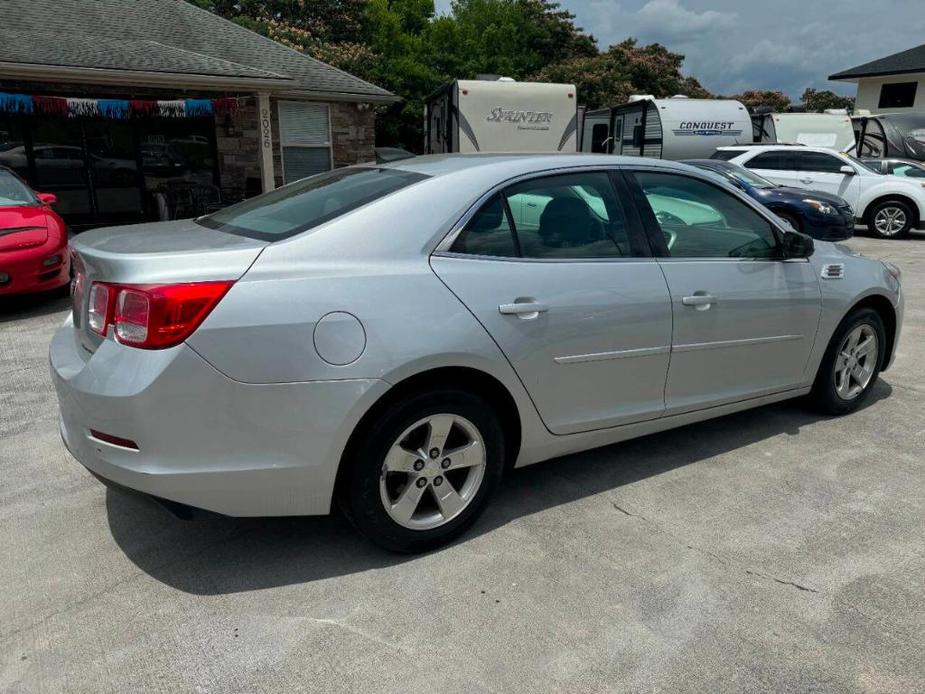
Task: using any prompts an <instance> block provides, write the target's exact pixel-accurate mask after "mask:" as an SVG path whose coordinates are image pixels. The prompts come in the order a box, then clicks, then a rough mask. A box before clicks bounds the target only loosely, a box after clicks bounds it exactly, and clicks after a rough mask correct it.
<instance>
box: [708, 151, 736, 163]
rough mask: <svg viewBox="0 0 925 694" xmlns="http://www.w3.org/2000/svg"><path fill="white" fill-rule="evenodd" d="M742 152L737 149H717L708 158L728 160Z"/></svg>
mask: <svg viewBox="0 0 925 694" xmlns="http://www.w3.org/2000/svg"><path fill="white" fill-rule="evenodd" d="M740 154H742V151H741V150H738V149H718V150H716V151H715V152H713V154H711V155H710V159H719V160H720V161H729V160H730V159H735V158H736V157H737V156H739V155H740Z"/></svg>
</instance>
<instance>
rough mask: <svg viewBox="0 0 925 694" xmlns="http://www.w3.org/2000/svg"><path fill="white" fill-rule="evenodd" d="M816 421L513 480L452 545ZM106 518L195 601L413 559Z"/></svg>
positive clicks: (615, 449)
mask: <svg viewBox="0 0 925 694" xmlns="http://www.w3.org/2000/svg"><path fill="white" fill-rule="evenodd" d="M891 392H892V388H891V387H890V385H889V384H888V383H886V382H884V381H882V380H881V381H878V383H877V385H876V386H875V387H874V389H873V390H872V391H871V397H870V398H869V399H868V401H867V403H865V405H864V407H865V408H866V407H870V406H871V405H873V404H875V403H876V402H877V401H879V400H881V399H883V398H886V397H889V395H890V393H891ZM823 419H826V418H825V417H822V416H821V415H818V414H815V413H813V412H811V411H809V410H808V409H807V408H806V407H805V405H804V404H803V403H801V402H799V401H791V402H785V403H780V404H776V405H769V406H766V407H761V408H757V409H754V410H748V411H745V412H740V413H737V414H733V415H728V416H726V417H721V418H718V419H714V420H709V421H706V422H701V423H698V424H693V425H689V426H685V427H681V428H678V429H673V430H671V431H667V432H662V433H659V434H652V435H650V436H646V437H643V438H639V439H634V440H631V441H627V442H624V443H620V444H615V445H611V446H607V447H604V448H598V449H595V450H591V451H586V452H583V453H579V454H575V455H569V456H564V457H561V458H557V459H555V460H550V461H547V462H544V463H539V464H537V465H531V466H529V467H526V468H522V469H518V470H513V471H511V472H510V473H509V474H508V475H507V476H506V477H505V479H504V481H503V483H502V485H501V488H500V489H499V490H498V493H497V494H496V495H495V497H494V499H492V502H491V503H490V504H489V507H488V508H487V509H486V512H485V514H484V515H483V516H482V518H480V519H479V520H478V521H477V522H476V524H475V526H474V527H473V528H472V529H470V530H469V531H468V532H467V533H466V534H465V535H464V536H463V537H462V538H461V539H459V540H457V543H465V542H467V541H470V540H472V539H473V538H475V537H477V536H479V535H483V534H485V533H490V532H492V531H493V530H495V529H497V528H499V527H502V526H504V525H505V524H507V523H509V522H511V521H513V520H515V519H518V518H522V517H525V516H529V515H531V514H535V513H538V512H541V511H544V510H546V509H549V508H553V507H556V506H559V505H562V504H567V503H570V502H574V501H577V500H579V499H583V498H585V497H588V496H592V495H595V494H599V493H602V492H607V491H610V490H613V489H616V488H619V487H621V486H623V485H627V484H632V483H633V482H637V481H639V480H643V479H646V478H649V477H653V476H656V475H660V474H662V473H665V472H669V471H671V470H674V469H676V468H679V467H683V466H686V465H691V464H694V463H697V462H700V461H703V460H706V459H709V458H712V457H714V456H717V455H721V454H723V453H727V452H729V451H734V450H736V449H739V448H742V447H745V446H749V445H751V444H754V443H757V442H760V441H763V440H766V439H769V438H772V437H775V436H779V435H781V434H786V435H789V436H796V435H797V434H798V433H799V432H800V429H801V428H802V427H805V426H807V425H810V424H813V423H815V422H818V421H820V420H823ZM769 464H772V463H769ZM106 508H107V512H108V519H109V527H110V530H111V532H112V536H113V538H114V539H115V541H116V543H117V544H118V545H119V547H120V548H121V549H122V551H123V552H124V553H125V555H126V556H127V557H128V558H129V559H130V560H131V561H132V562H133V563H135V564H136V565H137V566H138V567H139V568H140V569H141V570H143V571H144V572H145V573H147V574H148V575H150V576H151V577H153V578H155V579H156V580H158V581H161V582H163V583H164V584H166V585H169V586H171V587H173V588H176V589H178V590H182V591H184V592H187V593H193V594H200V595H219V594H228V593H237V592H241V591H250V590H259V589H263V588H272V587H278V586H285V585H291V584H299V583H306V582H311V581H316V580H319V579H325V578H332V577H337V576H344V575H348V574H353V573H357V572H363V571H369V570H371V569H378V568H383V567H387V566H395V565H398V564H402V563H405V562H410V561H415V559H416V557H415V556H409V555H400V554H393V553H389V552H386V551H384V550H381V549H379V548H378V547H376V546H374V545H372V544H371V543H369V542H368V541H367V540H365V539H364V538H362V537H361V536H360V535H359V534H358V533H357V532H355V531H354V530H353V529H352V528H351V527H350V526H349V524H348V523H347V522H346V520H344V519H343V517H342V516H340V514H334V515H332V516H326V517H305V518H259V519H246V518H245V519H235V518H228V517H224V516H214V515H208V516H207V517H206V518H205V519H203V520H198V521H183V520H179V519H177V518H175V517H174V516H172V515H170V514H169V513H167V512H166V511H165V510H164V509H163V508H162V507H161V506H160V505H158V504H157V503H156V502H154V501H153V500H151V499H150V498H147V497H143V496H140V495H137V494H133V493H131V492H127V491H124V490H117V489H107V490H106ZM440 551H443V550H435V552H440Z"/></svg>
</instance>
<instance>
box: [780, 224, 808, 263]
mask: <svg viewBox="0 0 925 694" xmlns="http://www.w3.org/2000/svg"><path fill="white" fill-rule="evenodd" d="M782 250H783V254H784V258H785V259H787V258H808V257H809V256H811V255H812V254H813V252H814V251H815V250H816V245H815V244H814V243H813V240H812V239H811V238H810V237H809V236H806V235H805V234H801V233H799V232H797V231H785V232H784V241H783V244H782Z"/></svg>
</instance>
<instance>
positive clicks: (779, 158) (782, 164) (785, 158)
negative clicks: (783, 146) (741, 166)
mask: <svg viewBox="0 0 925 694" xmlns="http://www.w3.org/2000/svg"><path fill="white" fill-rule="evenodd" d="M745 167H746V168H748V169H770V170H772V171H787V170H791V169H793V164H792V163H791V161H790V153H789V152H762V153H761V154H759V155H758V156H757V157H754V158H753V159H749V160H748V161H747V162H745Z"/></svg>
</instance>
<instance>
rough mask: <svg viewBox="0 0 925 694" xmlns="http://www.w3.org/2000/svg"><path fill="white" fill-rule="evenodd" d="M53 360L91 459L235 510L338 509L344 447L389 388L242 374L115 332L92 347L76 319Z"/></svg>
mask: <svg viewBox="0 0 925 694" xmlns="http://www.w3.org/2000/svg"><path fill="white" fill-rule="evenodd" d="M50 361H51V371H52V377H53V380H54V384H55V389H56V391H57V394H58V402H59V407H60V415H61V416H60V429H61V437H62V439H63V440H64V443H65V445H66V446H67V448H68V450H69V451H70V452H71V454H72V455H73V456H74V457H75V458H76V459H77V460H78V461H79V462H80V463H81V464H82V465H84V466H85V467H86V468H87V469H88V470H90V471H91V472H92V473H94V474H95V475H98V476H100V477H103V478H105V479H107V480H110V481H112V482H113V483H115V484H116V485H120V486H123V487H128V488H129V489H133V490H136V491H139V492H142V493H145V494H148V495H151V496H154V497H158V498H160V499H166V500H168V501H172V502H176V503H179V504H185V505H188V506H191V507H195V508H201V509H205V510H208V511H213V512H215V513H221V514H225V515H229V516H277V515H312V514H323V513H327V512H328V511H329V510H330V505H331V496H332V493H333V489H334V481H335V477H336V474H337V466H338V463H339V461H340V457H341V452H342V450H343V447H344V445H345V444H346V441H347V439H348V438H349V436H350V433H351V432H352V431H353V428H354V427H355V425H356V423H357V422H358V421H359V418H360V417H361V416H362V413H363V412H364V411H365V409H366V407H367V404H368V403H369V402H372V401H373V400H374V399H376V398H378V397H379V395H380V394H381V393H383V392H385V390H386V389H387V387H388V386H387V384H386V383H385V382H383V381H378V380H342V381H312V382H305V383H280V384H270V385H263V384H259V385H258V384H244V383H239V382H237V381H233V380H231V379H229V378H228V377H226V376H224V375H223V374H221V373H220V372H218V371H217V370H216V369H214V368H213V367H212V366H211V365H209V364H208V363H207V362H206V361H205V360H204V359H202V357H200V356H199V355H198V354H196V353H195V352H194V351H193V350H192V349H191V348H190V347H188V346H186V345H179V346H177V347H174V348H171V349H167V350H159V351H150V350H139V349H133V348H129V347H124V346H122V345H119V344H118V343H116V342H114V341H113V340H111V339H108V340H106V341H104V342H103V343H102V344H101V345H100V346H99V348H98V349H97V350H96V352H94V353H93V354H92V355H91V354H90V353H89V352H87V351H86V350H85V348H84V347H82V346H81V345H80V344H79V343H78V340H77V335H76V333H75V331H74V328H73V325H72V323H71V321H70V319H68V320H67V321H66V322H65V324H64V325H63V326H62V327H61V328H60V329H59V330H58V332H57V333H56V334H55V336H54V338H53V340H52V344H51V350H50ZM91 432H102V433H103V434H105V435H108V436H112V437H118V438H120V439H124V440H127V441H130V442H133V443H134V444H135V445H137V450H133V449H132V448H129V447H126V446H125V445H116V444H114V443H110V442H107V441H106V440H102V439H100V438H98V436H96V435H94V434H93V433H91Z"/></svg>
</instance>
